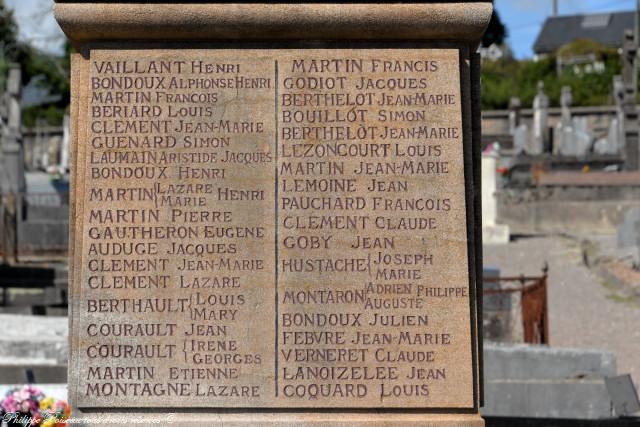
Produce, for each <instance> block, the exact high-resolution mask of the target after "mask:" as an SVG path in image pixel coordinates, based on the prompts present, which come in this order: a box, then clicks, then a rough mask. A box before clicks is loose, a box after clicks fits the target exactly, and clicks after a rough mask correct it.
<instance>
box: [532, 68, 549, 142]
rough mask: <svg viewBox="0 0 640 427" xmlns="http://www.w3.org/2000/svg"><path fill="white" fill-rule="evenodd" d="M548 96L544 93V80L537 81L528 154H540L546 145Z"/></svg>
mask: <svg viewBox="0 0 640 427" xmlns="http://www.w3.org/2000/svg"><path fill="white" fill-rule="evenodd" d="M548 119H549V97H548V96H547V95H546V94H545V93H544V82H543V81H542V80H541V81H539V82H538V94H537V95H536V97H535V98H534V99H533V141H532V143H533V145H532V147H531V150H530V154H542V153H543V152H544V151H545V149H546V146H547V139H548Z"/></svg>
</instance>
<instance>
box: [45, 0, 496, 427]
mask: <svg viewBox="0 0 640 427" xmlns="http://www.w3.org/2000/svg"><path fill="white" fill-rule="evenodd" d="M54 10H55V15H56V19H57V20H58V22H59V24H60V26H61V27H62V29H63V31H64V32H65V33H66V35H67V36H68V37H69V39H70V40H71V41H72V43H73V44H74V45H75V47H76V48H77V49H78V52H80V53H79V54H76V55H74V56H73V57H72V73H71V74H72V88H73V90H72V96H71V99H72V105H71V134H72V138H71V176H72V190H71V192H72V202H71V221H70V224H71V225H72V226H71V242H72V243H71V247H70V257H71V267H70V281H71V284H70V294H71V297H70V301H72V304H71V307H70V313H71V321H70V325H71V327H70V345H71V347H70V363H69V398H70V401H71V404H72V406H73V408H74V415H75V416H77V417H84V416H88V417H89V416H98V417H103V416H119V417H136V419H137V420H140V419H148V422H149V423H151V421H152V420H153V419H158V418H160V419H167V417H169V418H170V419H171V420H172V421H173V422H176V423H179V424H181V425H186V424H188V423H196V422H198V423H202V424H204V425H220V426H221V425H224V426H254V425H259V426H260V425H274V426H275V425H277V426H344V427H346V426H354V425H362V426H370V425H371V426H383V425H394V426H431V425H433V426H460V425H464V426H467V425H468V426H481V425H483V421H482V419H481V418H480V416H479V414H478V411H479V406H480V403H481V389H482V387H481V381H480V379H481V370H480V369H481V368H480V366H481V363H480V362H479V360H478V358H479V356H478V354H479V352H480V339H479V334H478V330H479V329H480V327H479V324H478V322H479V316H478V307H477V304H476V299H477V295H478V294H480V295H481V292H480V291H479V290H477V289H476V286H480V284H479V283H476V277H477V276H480V275H481V268H482V263H481V260H480V253H481V221H480V217H481V215H480V170H479V167H480V132H479V120H480V114H479V102H478V101H479V98H478V95H479V92H478V90H479V57H478V55H477V54H476V53H475V52H476V47H477V45H478V42H479V40H480V37H481V35H482V32H483V31H484V28H485V27H486V25H487V23H488V22H489V19H490V16H491V12H492V5H491V2H488V1H486V2H485V1H482V2H478V1H474V2H458V3H446V4H444V3H422V4H390V3H375V4H290V3H280V4H274V5H266V4H258V5H256V4H233V5H230V4H202V3H198V4H196V3H181V4H162V5H158V4H155V5H154V4H139V3H128V2H127V3H125V2H123V3H118V4H117V5H113V4H92V3H84V2H77V3H67V2H59V3H57V4H56V5H55V9H54ZM478 271H480V274H478ZM163 417H164V418H163Z"/></svg>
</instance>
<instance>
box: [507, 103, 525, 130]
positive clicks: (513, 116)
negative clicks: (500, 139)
mask: <svg viewBox="0 0 640 427" xmlns="http://www.w3.org/2000/svg"><path fill="white" fill-rule="evenodd" d="M521 107H522V104H521V102H520V98H518V97H515V96H514V97H512V98H511V99H510V100H509V134H510V135H513V134H515V133H516V129H518V126H520V119H521V117H520V108H521Z"/></svg>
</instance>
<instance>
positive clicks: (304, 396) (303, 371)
mask: <svg viewBox="0 0 640 427" xmlns="http://www.w3.org/2000/svg"><path fill="white" fill-rule="evenodd" d="M390 52H391V51H379V50H378V51H371V52H367V51H361V52H356V51H347V52H344V51H343V52H340V53H339V54H335V55H332V54H331V52H330V51H329V52H327V53H321V54H318V55H314V54H312V53H306V54H301V55H300V56H295V55H294V56H293V57H288V58H286V59H285V60H280V61H279V64H280V73H279V79H278V80H279V82H278V84H279V95H278V106H277V108H278V113H277V114H278V123H279V125H278V130H277V132H278V165H277V168H278V177H279V178H278V198H277V204H278V207H277V209H278V212H279V214H278V224H277V226H278V230H279V232H278V241H277V245H278V251H279V257H278V280H277V287H278V289H279V294H278V306H279V310H278V319H277V322H278V332H277V333H278V336H277V344H278V345H277V354H276V357H277V358H278V362H279V365H278V366H279V367H278V372H277V376H278V386H277V387H278V390H277V391H278V396H279V397H280V398H281V399H285V400H286V401H288V402H289V403H291V404H294V405H309V404H312V405H314V406H318V405H319V404H321V403H322V402H324V403H326V404H330V405H332V406H369V407H448V406H458V407H463V406H471V405H472V402H473V397H472V396H471V395H470V394H469V395H468V396H466V395H465V396H461V395H460V393H458V392H457V391H458V390H460V388H459V386H460V384H461V383H462V384H468V385H469V387H468V390H471V389H472V387H471V383H472V367H471V344H470V320H469V279H468V265H467V246H466V245H467V240H466V239H467V237H466V236H467V234H466V222H465V209H466V208H465V197H464V196H465V188H464V163H463V141H462V118H461V107H460V78H459V61H458V52H457V51H455V50H406V51H402V52H401V53H399V52H398V51H393V53H390Z"/></svg>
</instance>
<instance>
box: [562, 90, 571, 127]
mask: <svg viewBox="0 0 640 427" xmlns="http://www.w3.org/2000/svg"><path fill="white" fill-rule="evenodd" d="M572 103H573V95H572V94H571V87H570V86H563V87H562V94H561V95H560V107H561V111H562V113H561V114H562V125H563V126H571V104H572Z"/></svg>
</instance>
